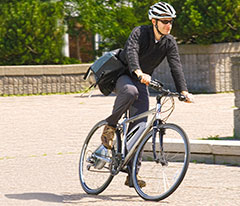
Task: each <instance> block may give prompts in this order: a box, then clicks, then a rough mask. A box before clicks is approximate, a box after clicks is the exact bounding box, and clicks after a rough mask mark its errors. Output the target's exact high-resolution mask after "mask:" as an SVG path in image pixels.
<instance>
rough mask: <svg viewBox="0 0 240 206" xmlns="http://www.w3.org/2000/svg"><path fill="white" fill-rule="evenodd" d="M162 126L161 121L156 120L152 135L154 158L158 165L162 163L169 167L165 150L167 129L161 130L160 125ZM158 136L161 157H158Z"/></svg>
mask: <svg viewBox="0 0 240 206" xmlns="http://www.w3.org/2000/svg"><path fill="white" fill-rule="evenodd" d="M161 124H162V122H161V120H156V121H155V122H154V126H153V134H152V150H153V158H154V161H155V162H156V163H161V165H162V166H167V165H168V162H167V160H166V156H165V152H164V149H163V137H164V135H165V129H164V128H159V125H161ZM157 134H158V136H159V155H157V153H158V151H157V149H156V139H157Z"/></svg>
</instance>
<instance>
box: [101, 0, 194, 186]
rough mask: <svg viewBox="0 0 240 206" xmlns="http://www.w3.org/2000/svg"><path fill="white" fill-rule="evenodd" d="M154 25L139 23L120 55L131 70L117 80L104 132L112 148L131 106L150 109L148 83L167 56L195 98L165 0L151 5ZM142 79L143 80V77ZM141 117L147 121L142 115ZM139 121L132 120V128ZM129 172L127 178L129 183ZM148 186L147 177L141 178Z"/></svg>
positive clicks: (179, 84)
mask: <svg viewBox="0 0 240 206" xmlns="http://www.w3.org/2000/svg"><path fill="white" fill-rule="evenodd" d="M148 16H149V20H151V22H152V25H149V26H138V27H136V28H134V29H133V31H132V33H131V34H130V36H129V38H128V40H127V42H126V44H125V47H124V49H123V51H122V52H121V53H120V54H119V58H120V60H121V61H122V62H124V63H125V65H127V68H128V69H127V72H126V73H125V74H124V75H122V76H120V77H119V78H118V80H117V82H116V87H115V92H116V95H117V97H116V99H115V103H114V106H113V111H112V114H111V115H110V116H109V117H107V119H106V121H107V123H108V125H106V126H105V128H104V131H103V134H102V136H101V140H102V144H103V145H104V146H105V147H106V148H108V149H111V148H112V146H113V137H114V133H115V130H116V125H117V123H118V121H119V119H120V118H121V117H122V115H123V114H124V113H125V112H126V111H127V110H129V115H130V117H131V116H134V115H137V114H140V113H143V112H145V111H147V110H148V109H149V91H148V87H147V85H148V84H149V83H150V81H151V75H152V73H153V71H154V69H155V68H156V67H157V66H158V65H159V64H160V63H161V62H162V61H163V59H164V58H165V57H167V60H168V63H169V66H170V68H171V74H172V77H173V80H174V83H175V86H176V89H177V91H178V92H179V93H181V94H183V95H184V96H185V97H186V102H192V95H191V94H190V93H188V90H187V85H186V81H185V77H184V73H183V70H182V64H181V61H180V56H179V52H178V47H177V43H176V41H175V39H174V37H173V36H172V35H170V32H171V29H172V23H173V19H174V18H175V17H176V12H175V10H174V8H173V7H172V6H171V5H170V4H168V3H165V2H158V3H156V4H154V5H153V6H151V7H150V9H149V12H148ZM139 80H140V81H139ZM139 121H146V119H144V120H143V119H141V120H139ZM137 123H138V122H134V123H131V124H130V125H129V128H128V129H129V131H130V129H131V128H132V127H133V126H134V125H136V124H137ZM129 178H130V177H129V175H128V177H127V180H126V182H125V184H126V185H128V186H130V185H129ZM139 185H140V186H142V187H144V186H145V185H146V184H145V182H144V181H142V180H139Z"/></svg>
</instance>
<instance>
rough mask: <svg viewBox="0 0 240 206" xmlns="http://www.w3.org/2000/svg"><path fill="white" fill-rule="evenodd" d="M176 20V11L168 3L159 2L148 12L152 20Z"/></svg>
mask: <svg viewBox="0 0 240 206" xmlns="http://www.w3.org/2000/svg"><path fill="white" fill-rule="evenodd" d="M169 17H170V18H175V17H176V11H175V9H174V8H173V7H172V6H171V5H170V4H168V3H166V2H162V1H160V2H158V3H156V4H154V5H152V6H151V7H150V9H149V11H148V18H149V19H150V20H151V19H162V18H169Z"/></svg>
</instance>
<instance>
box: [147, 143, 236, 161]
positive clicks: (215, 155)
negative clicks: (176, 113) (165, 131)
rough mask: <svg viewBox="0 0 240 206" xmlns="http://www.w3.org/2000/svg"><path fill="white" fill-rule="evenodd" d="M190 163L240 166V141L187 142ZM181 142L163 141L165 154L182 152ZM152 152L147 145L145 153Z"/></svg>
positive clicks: (150, 146) (150, 147)
mask: <svg viewBox="0 0 240 206" xmlns="http://www.w3.org/2000/svg"><path fill="white" fill-rule="evenodd" d="M189 141H190V151H191V159H190V161H191V162H197V163H207V164H231V165H240V141H238V140H189ZM183 149H184V147H183V142H180V141H178V140H176V139H166V140H165V147H164V150H165V152H170V153H174V152H180V153H181V152H183ZM151 150H152V145H151V144H150V143H149V145H148V148H147V151H151Z"/></svg>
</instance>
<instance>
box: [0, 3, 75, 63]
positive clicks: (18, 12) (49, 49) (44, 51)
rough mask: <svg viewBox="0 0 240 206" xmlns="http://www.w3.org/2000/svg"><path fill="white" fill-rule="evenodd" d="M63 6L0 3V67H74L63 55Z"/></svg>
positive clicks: (53, 4)
mask: <svg viewBox="0 0 240 206" xmlns="http://www.w3.org/2000/svg"><path fill="white" fill-rule="evenodd" d="M63 17H64V16H63V3H62V2H60V1H58V2H52V1H46V0H45V1H40V0H6V1H4V2H3V1H1V2H0V65H36V64H62V63H71V60H70V61H69V59H68V58H66V57H64V56H63V54H62V48H63V44H64V41H63V35H64V32H65V31H64V25H63Z"/></svg>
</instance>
